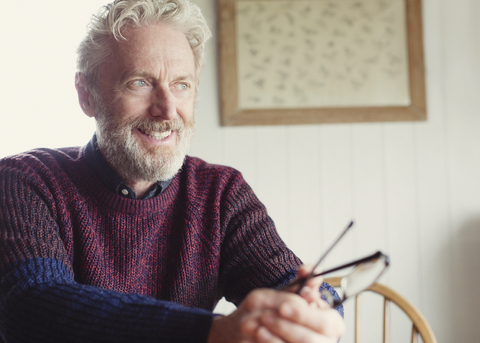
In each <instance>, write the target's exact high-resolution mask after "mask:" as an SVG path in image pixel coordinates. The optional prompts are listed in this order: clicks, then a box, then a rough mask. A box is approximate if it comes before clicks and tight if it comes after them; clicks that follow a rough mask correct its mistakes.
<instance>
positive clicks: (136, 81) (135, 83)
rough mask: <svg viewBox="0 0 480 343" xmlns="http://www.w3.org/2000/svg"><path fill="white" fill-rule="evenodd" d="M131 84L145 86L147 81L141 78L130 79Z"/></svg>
mask: <svg viewBox="0 0 480 343" xmlns="http://www.w3.org/2000/svg"><path fill="white" fill-rule="evenodd" d="M131 85H132V86H134V87H145V86H146V85H147V83H146V82H145V81H143V80H135V81H132V83H131Z"/></svg>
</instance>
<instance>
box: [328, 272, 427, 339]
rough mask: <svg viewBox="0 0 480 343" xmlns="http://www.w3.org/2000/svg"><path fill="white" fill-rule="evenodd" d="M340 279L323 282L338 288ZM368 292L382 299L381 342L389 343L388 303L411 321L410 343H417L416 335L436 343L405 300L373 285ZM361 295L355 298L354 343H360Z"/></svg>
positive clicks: (396, 294) (411, 305) (383, 287)
mask: <svg viewBox="0 0 480 343" xmlns="http://www.w3.org/2000/svg"><path fill="white" fill-rule="evenodd" d="M341 279H342V278H341V277H332V278H326V279H325V280H324V281H325V282H327V283H329V284H330V285H331V286H332V287H340V280H341ZM368 291H371V292H374V293H378V294H380V295H382V296H383V298H384V305H383V342H384V343H388V342H389V341H390V323H389V321H390V306H389V305H390V302H393V303H394V304H395V305H397V306H398V307H399V308H400V309H401V310H403V312H405V314H406V315H407V316H408V317H409V318H410V319H411V321H412V339H411V342H412V343H417V340H418V335H419V334H420V336H421V337H422V340H423V342H424V343H437V339H436V338H435V335H434V333H433V331H432V329H431V328H430V325H429V324H428V322H427V320H426V319H425V317H424V316H423V315H422V314H421V313H420V311H419V310H418V309H417V308H416V307H415V306H413V304H412V303H410V302H409V301H408V300H407V299H405V298H404V297H403V296H401V295H400V294H398V293H397V292H395V291H394V290H392V289H391V288H389V287H387V286H385V285H382V284H379V283H374V284H373V285H372V286H371V287H370V288H369V289H368ZM360 299H361V293H360V294H358V295H357V296H356V297H355V343H360V342H361V318H360V313H361V301H360Z"/></svg>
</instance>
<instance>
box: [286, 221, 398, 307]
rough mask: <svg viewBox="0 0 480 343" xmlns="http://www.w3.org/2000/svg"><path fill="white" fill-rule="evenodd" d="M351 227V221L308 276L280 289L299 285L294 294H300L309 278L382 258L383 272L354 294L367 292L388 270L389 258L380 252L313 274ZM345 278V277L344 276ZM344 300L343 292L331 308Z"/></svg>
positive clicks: (345, 298)
mask: <svg viewBox="0 0 480 343" xmlns="http://www.w3.org/2000/svg"><path fill="white" fill-rule="evenodd" d="M352 226H353V221H351V222H350V223H349V224H348V225H347V227H346V228H345V229H344V230H343V231H342V233H341V234H340V236H339V237H338V238H337V239H336V240H335V241H334V242H333V243H332V245H331V246H330V247H329V248H328V249H327V250H326V251H325V253H324V254H323V255H322V256H321V257H320V259H319V260H318V262H317V263H316V264H315V266H314V267H313V268H312V271H311V272H310V274H308V275H307V276H306V277H303V278H300V279H295V280H293V281H291V282H289V283H288V284H287V285H285V286H284V287H281V288H280V289H286V288H288V287H290V286H294V285H296V284H300V286H299V287H298V289H297V291H296V292H295V293H296V294H300V293H301V291H302V289H303V287H304V286H305V285H306V283H307V281H308V280H310V279H311V278H314V277H318V276H322V275H326V274H328V273H332V272H335V271H337V270H341V269H344V268H348V267H352V266H359V265H361V264H362V263H366V262H369V261H372V260H374V259H379V258H382V259H383V260H384V263H385V266H384V268H383V270H382V271H381V272H380V273H379V274H378V275H377V277H376V278H375V279H374V280H372V282H371V283H370V285H369V286H368V287H366V288H365V289H363V290H361V291H359V292H357V293H355V294H359V293H361V292H363V291H365V290H367V289H368V288H369V287H370V286H371V285H373V284H374V283H375V282H376V281H377V280H378V279H379V278H380V276H381V275H382V274H383V273H384V272H385V270H386V269H387V268H388V266H389V265H390V258H389V257H388V256H387V255H385V254H383V253H382V252H380V251H377V252H376V253H374V254H373V255H370V256H367V257H364V258H361V259H358V260H355V261H352V262H349V263H346V264H344V265H341V266H338V267H335V268H331V269H328V270H326V271H323V272H321V273H317V274H315V270H316V269H317V267H318V266H319V265H320V263H321V262H322V261H323V260H324V259H325V257H326V256H327V255H328V253H329V252H330V251H331V250H332V249H333V248H334V247H335V245H337V243H338V242H339V241H340V240H341V239H342V238H343V236H344V235H345V234H346V233H347V232H348V230H350V229H351V228H352ZM344 277H346V276H344ZM345 300H347V297H345V292H344V297H343V299H340V300H335V301H334V302H333V304H331V306H332V307H336V306H339V305H341V304H342V303H343V302H344V301H345Z"/></svg>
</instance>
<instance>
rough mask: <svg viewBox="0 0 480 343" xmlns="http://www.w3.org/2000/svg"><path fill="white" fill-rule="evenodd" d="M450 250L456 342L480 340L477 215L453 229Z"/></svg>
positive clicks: (479, 222)
mask: <svg viewBox="0 0 480 343" xmlns="http://www.w3.org/2000/svg"><path fill="white" fill-rule="evenodd" d="M454 239H455V241H454V250H453V268H454V271H453V277H452V278H451V279H452V280H451V282H452V285H453V287H452V288H451V289H452V291H453V294H452V299H451V301H452V303H453V304H454V305H453V308H454V313H452V314H451V315H452V318H453V323H452V324H453V328H454V337H456V341H457V342H463V343H477V342H480V217H478V218H475V219H472V220H470V221H467V222H466V223H465V224H464V225H463V226H462V227H461V228H460V230H458V231H457V235H456V236H455V238H454Z"/></svg>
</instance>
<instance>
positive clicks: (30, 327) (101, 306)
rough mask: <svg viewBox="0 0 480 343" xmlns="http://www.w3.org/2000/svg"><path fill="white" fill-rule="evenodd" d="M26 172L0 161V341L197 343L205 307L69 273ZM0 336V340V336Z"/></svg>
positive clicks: (45, 204)
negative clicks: (86, 282)
mask: <svg viewBox="0 0 480 343" xmlns="http://www.w3.org/2000/svg"><path fill="white" fill-rule="evenodd" d="M40 185H41V183H40V182H34V181H32V176H31V175H28V174H27V173H23V172H19V171H18V170H14V169H8V168H0V209H1V211H0V251H1V254H0V336H1V337H2V338H3V340H4V341H5V342H9V343H10V342H12V343H15V342H160V341H161V342H205V341H206V338H207V336H208V332H209V329H210V325H211V321H212V316H213V314H212V313H211V312H209V311H206V310H202V309H192V308H187V307H184V306H180V305H178V304H175V303H173V302H168V301H160V300H156V299H154V298H151V297H148V296H143V295H136V294H124V293H119V292H115V291H110V290H104V289H101V288H98V287H94V286H88V285H82V284H79V283H77V282H75V280H74V273H73V268H72V265H71V261H70V259H69V257H68V256H67V254H66V251H65V248H64V245H63V242H62V239H61V237H60V232H59V229H58V226H57V223H56V220H55V218H54V216H55V215H54V213H55V211H54V210H53V207H54V206H56V204H54V203H52V202H50V201H48V199H46V198H45V196H46V195H45V194H46V192H45V190H43V189H41V188H42V187H41V186H40ZM0 341H1V339H0Z"/></svg>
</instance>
